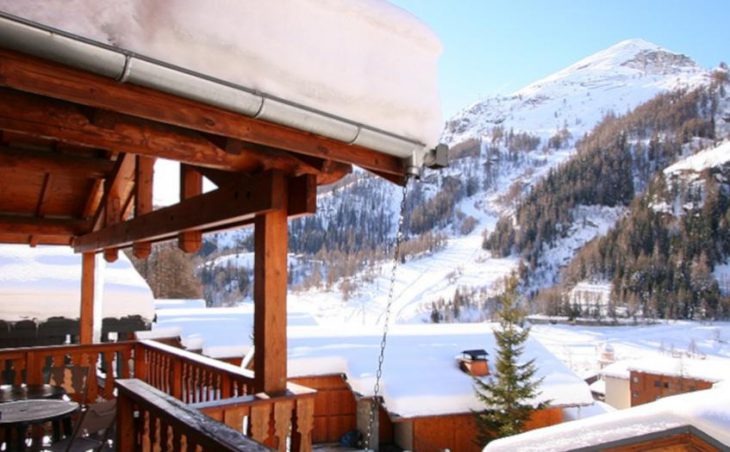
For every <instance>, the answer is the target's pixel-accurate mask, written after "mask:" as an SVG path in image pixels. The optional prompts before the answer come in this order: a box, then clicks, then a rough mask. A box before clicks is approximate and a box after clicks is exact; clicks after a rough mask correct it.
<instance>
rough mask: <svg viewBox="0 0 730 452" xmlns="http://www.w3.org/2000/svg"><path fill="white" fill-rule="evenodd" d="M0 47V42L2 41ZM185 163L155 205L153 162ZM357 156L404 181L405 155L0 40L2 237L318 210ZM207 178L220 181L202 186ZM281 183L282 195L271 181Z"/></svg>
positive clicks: (100, 241)
mask: <svg viewBox="0 0 730 452" xmlns="http://www.w3.org/2000/svg"><path fill="white" fill-rule="evenodd" d="M0 46H1V43H0ZM157 158H165V159H171V160H176V161H179V162H181V163H182V164H183V165H181V176H182V177H181V187H180V192H181V202H180V203H179V204H176V205H174V206H169V207H166V208H163V209H158V210H153V208H152V195H153V193H152V187H153V183H152V181H153V174H152V165H153V164H154V161H155V159H157ZM353 164H354V165H358V166H361V167H363V168H365V169H367V170H370V171H372V172H374V173H376V174H379V175H381V176H383V177H385V178H387V179H388V180H391V181H394V182H397V183H404V181H405V178H406V171H405V168H404V165H403V162H402V161H401V160H400V159H398V158H396V157H392V156H389V155H387V154H383V153H380V152H377V151H374V150H372V149H367V148H363V147H359V146H354V145H349V144H346V143H341V142H338V141H335V140H332V139H329V138H326V137H322V136H318V135H314V134H311V133H308V132H303V131H300V130H296V129H292V128H288V127H284V126H281V125H277V124H273V123H268V122H265V121H261V120H256V119H253V118H250V117H246V116H242V115H240V114H237V113H232V112H230V111H225V110H221V109H219V108H216V107H212V106H209V105H205V104H201V103H198V102H194V101H191V100H187V99H183V98H179V97H176V96H172V95H169V94H165V93H161V92H158V91H154V90H151V89H148V88H142V87H138V86H133V85H128V84H120V83H117V82H115V81H114V80H110V79H106V78H103V77H100V76H96V75H93V74H90V73H86V72H83V71H79V70H76V69H72V68H68V67H65V66H62V65H60V64H57V63H52V62H48V61H45V60H41V59H37V58H34V57H30V56H27V55H23V54H19V53H16V52H12V51H7V50H2V49H0V242H4V243H26V244H30V245H37V244H63V245H72V246H74V248H75V249H76V251H78V252H92V251H93V252H96V251H101V250H105V254H107V257H108V258H109V259H110V260H113V259H114V256H115V254H116V250H117V249H118V248H120V247H125V246H130V245H134V249H135V254H138V255H140V256H141V257H144V256H145V255H146V254H148V253H149V244H150V243H151V242H153V241H157V240H165V239H169V238H173V237H175V236H177V237H178V238H179V243H180V246H181V248H183V249H185V250H186V251H194V250H195V249H197V247H198V246H199V243H200V234H201V233H203V232H208V231H214V230H219V229H223V228H230V227H234V226H239V225H242V224H247V223H250V222H251V221H252V218H253V216H254V215H255V214H256V213H258V212H265V211H267V209H274V208H281V206H282V203H284V204H285V205H286V207H287V209H288V213H289V215H301V214H307V213H312V212H314V209H315V207H316V198H315V196H316V186H317V185H322V184H328V183H332V182H335V181H337V180H339V179H340V178H342V177H343V176H344V175H346V174H348V173H349V172H350V171H351V165H353ZM203 176H205V177H207V178H208V179H210V180H211V181H213V182H214V183H215V184H216V185H218V187H219V188H218V189H217V190H214V191H213V192H210V193H205V194H203V193H202V177H203ZM277 184H278V185H280V184H288V186H289V190H286V191H283V192H282V193H288V195H286V196H284V197H285V198H286V199H281V196H278V195H277V194H278V193H279V192H278V191H277V190H278V188H277V186H278V185H277Z"/></svg>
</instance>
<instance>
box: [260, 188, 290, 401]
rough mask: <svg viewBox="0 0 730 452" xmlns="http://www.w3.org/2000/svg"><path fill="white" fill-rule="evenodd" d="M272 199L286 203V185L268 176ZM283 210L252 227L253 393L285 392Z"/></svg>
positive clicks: (263, 217)
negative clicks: (270, 181) (271, 179)
mask: <svg viewBox="0 0 730 452" xmlns="http://www.w3.org/2000/svg"><path fill="white" fill-rule="evenodd" d="M272 177H273V184H274V187H273V191H274V199H279V200H286V199H287V186H286V184H287V181H286V179H285V178H284V177H283V176H282V175H281V174H272ZM286 257H287V209H286V202H282V205H281V207H280V208H278V209H275V210H272V211H270V212H267V213H264V214H260V215H257V216H256V219H255V223H254V345H255V347H256V353H255V354H254V378H255V380H254V390H255V391H256V392H266V393H268V394H275V393H280V392H283V391H284V390H286V360H287V355H286V292H287V288H286V284H287V261H286Z"/></svg>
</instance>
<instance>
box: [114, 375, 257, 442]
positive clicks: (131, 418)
mask: <svg viewBox="0 0 730 452" xmlns="http://www.w3.org/2000/svg"><path fill="white" fill-rule="evenodd" d="M116 387H117V391H118V396H117V404H118V415H117V440H116V449H117V450H118V451H120V452H128V451H129V452H131V451H135V452H136V451H168V450H174V451H265V450H268V449H267V448H266V447H264V446H263V445H261V444H258V443H256V442H254V441H253V440H252V439H250V438H248V437H247V436H246V435H244V434H243V433H241V432H240V431H237V430H234V429H232V428H230V427H228V426H226V425H225V424H222V423H220V422H217V421H215V420H213V419H211V418H209V417H207V416H205V415H204V414H202V413H200V412H199V411H198V410H196V409H194V408H192V407H190V406H188V405H186V404H184V403H183V402H181V401H180V400H178V399H176V398H175V397H173V396H172V395H169V394H167V393H165V392H163V391H160V390H158V389H155V388H154V387H152V386H150V385H148V384H146V383H145V382H143V381H141V380H137V379H130V380H117V382H116Z"/></svg>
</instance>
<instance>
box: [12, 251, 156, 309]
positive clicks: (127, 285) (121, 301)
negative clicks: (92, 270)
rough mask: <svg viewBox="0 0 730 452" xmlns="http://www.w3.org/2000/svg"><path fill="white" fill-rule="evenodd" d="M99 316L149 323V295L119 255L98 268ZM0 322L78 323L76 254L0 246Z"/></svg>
mask: <svg viewBox="0 0 730 452" xmlns="http://www.w3.org/2000/svg"><path fill="white" fill-rule="evenodd" d="M97 271H98V273H99V276H100V277H101V278H103V286H102V285H101V284H97V289H96V290H97V291H101V297H102V303H101V311H102V317H116V318H121V317H126V316H134V315H139V316H141V317H142V318H143V319H145V320H147V321H151V320H152V317H153V315H154V311H153V308H152V300H153V296H152V291H151V290H150V288H149V286H148V285H147V283H146V282H145V281H144V279H143V278H142V276H140V274H139V273H137V270H135V269H134V267H133V266H132V263H131V262H130V261H129V260H128V259H127V257H126V256H125V255H124V253H119V260H117V261H116V262H114V263H112V264H109V263H106V265H104V268H103V269H101V268H97ZM0 287H2V290H0V319H1V320H5V321H19V320H34V319H35V320H38V321H42V320H45V319H48V318H50V317H66V318H69V319H77V318H79V312H80V306H81V255H80V254H74V252H73V250H72V249H71V248H68V247H65V246H38V247H35V248H30V247H28V246H23V245H0Z"/></svg>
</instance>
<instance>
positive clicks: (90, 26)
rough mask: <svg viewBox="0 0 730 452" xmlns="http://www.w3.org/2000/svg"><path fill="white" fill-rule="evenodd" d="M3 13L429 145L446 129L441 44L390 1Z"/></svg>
mask: <svg viewBox="0 0 730 452" xmlns="http://www.w3.org/2000/svg"><path fill="white" fill-rule="evenodd" d="M0 11H4V12H6V13H10V14H12V15H15V16H18V17H21V18H23V19H27V20H31V21H34V22H36V23H39V24H42V25H44V26H49V27H53V28H55V29H58V30H62V31H64V32H67V33H71V34H73V35H76V36H80V37H82V38H85V39H90V40H93V41H96V42H99V43H102V44H105V45H110V46H112V47H115V48H119V49H123V50H125V51H129V52H132V53H134V54H138V55H142V56H144V57H146V58H150V59H154V60H157V61H161V62H164V63H166V64H168V65H172V66H175V67H178V68H182V69H183V70H186V71H190V72H195V73H197V74H202V75H204V76H206V77H208V78H212V79H216V80H221V81H224V82H226V83H230V84H234V85H236V86H241V87H244V88H246V90H248V91H251V92H254V93H263V94H265V95H266V96H270V97H271V98H275V99H283V100H285V101H286V102H288V103H290V104H297V105H300V106H304V107H306V108H308V109H311V110H316V111H319V112H324V113H326V114H327V115H333V116H336V117H340V118H344V119H346V120H348V121H350V122H352V123H356V124H362V125H366V126H369V127H370V128H372V129H379V130H384V131H386V132H389V133H391V134H395V135H398V136H400V137H403V138H405V139H408V140H413V141H417V142H419V143H421V144H423V145H425V146H428V147H433V146H435V145H436V144H437V143H438V138H439V135H440V133H441V130H442V128H443V120H442V117H441V110H440V101H439V95H438V84H437V82H438V80H437V79H438V67H437V62H438V57H439V55H440V53H441V50H442V47H441V43H440V41H439V40H438V38H437V37H436V35H435V34H434V33H433V32H432V31H431V30H430V29H429V28H428V27H427V26H426V25H424V24H423V23H422V22H420V21H419V20H418V19H416V18H415V17H414V16H412V15H411V14H409V13H408V12H406V11H403V10H401V9H400V8H397V7H395V6H393V5H391V4H390V3H388V2H386V1H382V0H347V1H343V0H325V1H322V0H287V1H281V0H279V1H272V0H248V1H236V0H214V1H205V2H202V1H199V0H167V1H148V0H74V1H67V0H26V1H22V2H19V1H15V0H0ZM134 69H135V68H132V70H134ZM212 101H215V99H212ZM262 108H264V107H262ZM272 108H273V107H272ZM276 108H280V107H276ZM254 112H255V110H254Z"/></svg>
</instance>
